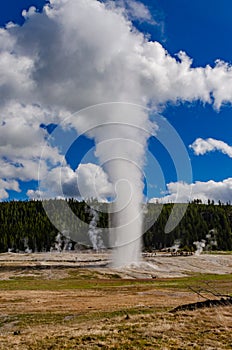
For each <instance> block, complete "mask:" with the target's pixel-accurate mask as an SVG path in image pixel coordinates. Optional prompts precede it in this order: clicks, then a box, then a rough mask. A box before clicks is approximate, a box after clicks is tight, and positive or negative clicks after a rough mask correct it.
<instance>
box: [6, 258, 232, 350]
mask: <svg viewBox="0 0 232 350" xmlns="http://www.w3.org/2000/svg"><path fill="white" fill-rule="evenodd" d="M16 267H17V266H16V265H15V266H11V267H10V269H9V266H8V264H6V265H5V266H4V263H1V269H2V270H1V272H2V275H1V276H6V272H8V274H7V278H6V277H4V278H3V277H2V278H1V279H0V349H4V350H8V349H19V350H29V349H30V350H40V349H44V350H45V349H46V350H48V349H50V350H53V349H54V350H56V349H57V350H61V349H69V350H71V349H128V350H129V349H199V350H200V349H215V350H216V349H231V348H232V338H231V333H232V318H231V313H232V307H230V306H225V307H215V308H204V309H197V310H194V311H181V312H177V313H172V312H170V311H171V310H172V309H173V308H174V307H176V306H178V305H182V304H186V303H191V302H196V301H201V300H204V298H202V297H200V296H199V295H198V294H197V293H195V292H194V291H195V290H199V289H200V288H201V289H204V290H206V289H207V290H210V291H214V292H215V291H217V292H218V293H221V294H227V295H230V294H231V293H232V275H231V274H224V275H218V274H217V275H216V274H215V275H214V274H202V273H201V274H200V273H191V274H189V275H188V276H187V277H180V278H155V279H151V278H150V279H149V278H143V279H142V278H121V276H120V275H119V274H118V273H117V272H115V273H114V272H112V271H110V272H109V271H102V269H96V268H91V269H90V268H77V269H75V268H69V267H62V268H56V269H54V267H51V268H50V269H46V271H41V270H39V269H37V268H35V267H31V266H28V267H27V268H26V267H25V266H24V267H22V268H21V269H19V268H17V269H16ZM14 268H15V270H14ZM8 269H9V270H8ZM203 294H204V296H205V297H211V298H212V295H210V293H209V291H208V292H203Z"/></svg>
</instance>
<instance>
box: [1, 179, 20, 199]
mask: <svg viewBox="0 0 232 350" xmlns="http://www.w3.org/2000/svg"><path fill="white" fill-rule="evenodd" d="M6 190H13V191H16V192H20V189H19V183H18V181H15V180H3V179H0V200H2V199H7V198H8V197H9V194H8V192H7V191H6Z"/></svg>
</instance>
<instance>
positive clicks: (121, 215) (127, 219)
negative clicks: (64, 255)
mask: <svg viewBox="0 0 232 350" xmlns="http://www.w3.org/2000/svg"><path fill="white" fill-rule="evenodd" d="M86 113H87V112H86ZM87 114H88V120H89V121H90V120H92V123H91V122H90V125H91V127H90V128H89V130H88V132H87V135H88V136H90V137H92V138H94V140H95V142H96V152H95V154H96V156H97V157H98V159H99V160H100V164H101V166H102V167H103V169H104V170H105V172H106V173H107V175H108V178H109V181H110V182H111V183H112V185H113V188H114V193H113V195H112V197H113V198H112V204H111V206H110V212H111V213H110V221H111V223H110V228H109V245H110V247H112V248H114V251H113V266H115V267H119V266H124V265H128V264H132V263H138V262H139V260H140V255H141V237H142V234H143V231H142V226H143V208H142V203H143V188H144V182H143V166H144V157H145V151H146V145H147V138H148V135H149V133H148V130H149V126H150V123H149V118H148V111H147V110H146V109H145V108H142V107H139V106H137V105H133V104H126V103H110V104H108V105H100V106H96V107H95V108H94V109H93V110H89V111H88V113H87ZM95 114H97V115H98V116H99V115H100V116H101V123H99V119H98V124H97V125H94V123H96V118H94V116H95ZM91 117H92V118H91ZM145 128H146V129H145Z"/></svg>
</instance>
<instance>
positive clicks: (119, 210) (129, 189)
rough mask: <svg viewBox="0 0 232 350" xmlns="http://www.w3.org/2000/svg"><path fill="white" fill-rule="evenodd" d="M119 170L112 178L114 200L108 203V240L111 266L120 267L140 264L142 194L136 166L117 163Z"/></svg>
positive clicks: (129, 163)
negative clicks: (109, 210)
mask: <svg viewBox="0 0 232 350" xmlns="http://www.w3.org/2000/svg"><path fill="white" fill-rule="evenodd" d="M114 162H115V167H117V168H118V169H120V174H118V175H119V179H116V176H115V179H114V180H115V184H116V185H115V187H116V199H115V201H114V202H113V203H112V204H111V214H110V223H109V224H110V229H111V230H110V241H111V246H112V247H114V250H113V256H112V258H113V266H114V267H121V266H127V265H131V264H137V263H139V261H140V259H141V236H142V225H143V216H142V207H141V205H142V192H141V188H142V187H143V184H142V183H141V176H140V171H139V169H138V167H137V166H136V165H135V164H133V163H132V162H129V161H127V162H126V161H123V160H116V161H114Z"/></svg>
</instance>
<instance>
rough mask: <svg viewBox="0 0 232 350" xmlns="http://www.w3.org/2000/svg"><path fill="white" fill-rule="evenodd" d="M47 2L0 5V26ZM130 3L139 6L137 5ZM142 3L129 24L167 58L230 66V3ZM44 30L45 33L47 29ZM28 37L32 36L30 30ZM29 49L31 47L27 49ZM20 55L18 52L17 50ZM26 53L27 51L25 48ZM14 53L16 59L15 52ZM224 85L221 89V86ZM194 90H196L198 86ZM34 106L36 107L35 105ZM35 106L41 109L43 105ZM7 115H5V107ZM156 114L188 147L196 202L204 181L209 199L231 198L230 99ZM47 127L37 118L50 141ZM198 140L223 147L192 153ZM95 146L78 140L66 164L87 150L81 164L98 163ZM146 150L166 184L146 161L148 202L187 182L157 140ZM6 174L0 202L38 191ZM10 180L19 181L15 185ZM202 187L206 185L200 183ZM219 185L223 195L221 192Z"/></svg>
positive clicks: (178, 105)
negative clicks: (172, 185)
mask: <svg viewBox="0 0 232 350" xmlns="http://www.w3.org/2000/svg"><path fill="white" fill-rule="evenodd" d="M94 1H95V0H94ZM132 2H133V1H130V0H125V1H121V3H120V4H119V2H115V4H116V5H117V6H119V5H120V6H124V7H125V8H126V9H128V8H131V4H132ZM45 3H46V1H41V0H34V1H33V0H22V1H20V2H19V1H17V0H11V1H7V2H1V4H0V25H1V26H2V27H4V26H5V25H6V24H7V23H8V22H14V23H16V24H19V26H24V24H23V23H24V20H25V18H24V17H23V16H22V10H23V9H26V10H28V9H29V8H30V7H31V6H35V7H36V8H37V9H38V11H41V10H42V8H43V5H45ZM133 3H135V4H137V5H138V2H133ZM140 4H142V5H143V9H144V8H146V9H147V11H149V16H150V19H149V18H139V17H138V15H136V14H135V13H134V14H132V15H131V13H129V12H128V13H129V15H128V16H129V20H131V21H132V23H133V25H134V26H135V27H136V28H137V30H138V31H140V32H141V33H143V35H148V36H149V40H150V41H157V42H159V43H160V44H161V45H162V47H163V48H164V49H165V50H167V52H168V53H169V55H170V56H171V57H173V58H175V59H176V60H177V61H178V58H177V57H176V56H175V55H176V54H177V53H178V52H179V51H184V52H186V54H187V55H188V57H190V58H191V59H192V60H193V62H192V67H193V68H195V67H203V68H205V66H206V65H207V64H209V65H211V66H212V67H214V66H215V61H216V60H218V59H220V60H222V61H225V62H228V63H229V64H230V63H232V47H231V44H230V43H231V36H232V21H231V15H230V14H231V11H232V3H231V1H230V0H222V1H221V2H218V1H215V0H211V1H210V0H204V1H200V0H196V1H185V0H175V1H173V0H155V1H147V0H146V1H145V0H143V1H141V3H140ZM137 8H141V7H137ZM136 16H137V17H136ZM34 18H35V16H34V17H33V16H31V17H30V18H29V19H28V20H27V22H29V21H33V20H34ZM46 23H47V22H46V21H45V26H46ZM36 28H37V27H36V25H35V26H34V27H33V26H32V30H35V31H36ZM47 29H48V30H49V28H47ZM16 31H17V30H16ZM54 33H55V32H54ZM12 35H16V36H17V38H18V37H20V34H15V33H13V34H12ZM18 35H19V36H18ZM26 35H28V34H26ZM31 35H32V36H33V32H32V33H31ZM43 35H44V36H46V35H48V37H49V35H50V34H49V33H46V27H44V34H43ZM51 35H55V34H51ZM27 37H28V36H27ZM27 37H26V38H27ZM36 40H38V37H36V35H35V41H36ZM70 40H71V39H70ZM112 40H114V38H112ZM38 42H39V41H38ZM2 45H3V44H2ZM24 49H25V48H24ZM27 50H30V49H29V48H27ZM18 52H20V50H19V51H18ZM24 52H27V51H26V50H25V51H24ZM106 52H107V51H106ZM17 55H19V53H18V54H17ZM24 55H25V54H24ZM17 57H18V56H17ZM48 69H50V68H48ZM10 70H11V67H10V66H9V71H10ZM20 72H21V71H20ZM20 74H21V73H20ZM219 74H220V73H219ZM228 75H229V74H228ZM225 79H227V78H225ZM230 79H231V77H230V76H228V81H229V82H230ZM231 82H232V80H231ZM222 84H223V83H222ZM222 84H221V88H222V87H223V86H222ZM226 86H227V85H226ZM226 86H225V89H226ZM196 89H198V88H197V87H196ZM1 91H2V90H1ZM6 91H8V90H6ZM13 91H15V90H13ZM13 93H15V92H13ZM3 96H4V99H5V100H4V101H6V103H8V101H16V100H17V101H18V103H22V104H27V103H28V100H29V98H28V95H27V96H26V97H25V95H23V97H22V101H21V100H20V99H21V95H20V93H18V92H17V93H15V95H13V96H8V95H7V92H5V90H4V91H3ZM5 96H7V97H5ZM227 100H228V99H227ZM25 101H26V102H25ZM40 101H44V97H42V98H41V99H40ZM32 102H33V103H35V101H32ZM36 103H37V102H36ZM39 103H40V102H39ZM39 105H40V107H41V105H42V102H41V104H39ZM45 105H46V106H45ZM47 105H48V104H47V103H46V104H44V108H47ZM81 107H82V106H81ZM0 108H2V111H1V115H2V118H3V113H6V112H5V109H4V108H6V107H5V105H2V107H0ZM7 111H8V112H9V108H8V109H7ZM160 111H161V114H162V115H163V116H164V117H165V118H166V119H167V121H168V122H169V123H170V124H171V125H172V126H173V128H174V129H175V130H176V131H177V133H178V134H179V136H180V138H181V140H182V141H183V143H184V145H185V147H186V150H187V152H188V154H189V158H190V162H191V166H192V184H196V182H201V183H202V185H201V187H200V188H198V187H197V188H196V191H195V192H196V196H198V197H200V198H201V196H202V198H203V200H204V199H205V198H206V197H207V196H208V197H210V196H211V192H210V190H209V189H208V187H209V186H207V184H206V183H207V182H208V181H213V182H214V185H213V187H212V196H211V198H212V199H215V200H218V199H221V200H222V201H228V200H230V195H231V193H232V192H231V193H230V192H228V191H229V189H230V188H232V187H231V183H230V181H229V180H228V179H230V178H231V170H232V166H231V164H232V158H231V156H230V152H229V151H228V149H229V148H228V147H230V146H232V140H231V129H232V107H231V101H226V102H223V103H221V104H220V107H219V108H216V107H215V105H213V102H212V103H205V102H204V101H203V102H202V101H199V100H197V99H196V100H194V101H186V100H185V99H183V100H182V101H181V100H180V101H169V100H167V101H166V102H165V103H163V102H162V108H161V107H160ZM9 114H10V112H9ZM47 114H48V115H49V112H47ZM4 117H5V114H4ZM0 118H1V116H0ZM9 118H10V117H9ZM3 120H4V118H3ZM0 121H1V119H0ZM51 124H56V119H55V118H53V119H52V118H51V119H49V117H48V118H47V119H44V118H42V119H41V123H40V127H41V126H43V125H45V127H43V132H44V137H45V138H46V137H48V135H49V134H50V133H51V131H52V129H51V128H50V129H49V125H51ZM46 125H48V127H46ZM41 129H42V127H41ZM72 132H73V130H72V131H70V130H68V131H67V130H66V131H63V134H62V136H60V137H59V142H58V141H57V142H56V140H53V141H52V142H53V143H51V144H52V146H53V147H55V146H57V147H60V148H61V149H62V142H60V139H62V140H63V141H64V139H65V137H67V138H69V137H70V133H72ZM197 139H201V140H203V141H205V142H206V140H208V139H211V140H216V141H220V142H222V144H220V146H218V144H217V143H215V141H210V142H209V143H210V145H211V146H207V145H206V144H204V145H203V146H204V147H203V146H202V141H199V143H201V145H200V146H201V147H203V148H204V151H202V152H203V153H202V154H200V153H198V154H197V152H196V149H195V152H194V149H193V148H190V147H189V146H190V145H191V144H193V143H194V141H195V140H197ZM199 143H198V145H199ZM212 144H213V146H212ZM215 145H216V146H215ZM0 146H1V145H0ZM200 146H199V147H200ZM36 147H37V146H36ZM93 147H94V142H93V140H89V139H87V138H86V137H84V136H81V137H80V138H79V139H78V140H77V141H76V142H75V143H74V144H73V146H72V148H71V149H70V150H69V151H68V152H67V153H66V161H67V164H68V165H69V166H70V168H72V169H73V170H75V169H76V168H77V167H78V164H79V163H80V161H81V159H82V158H83V155H85V154H86V152H87V150H91V149H92V151H91V154H90V155H89V156H88V159H87V160H85V162H87V161H88V162H97V159H96V157H95V156H94V154H93V152H94V150H93ZM207 147H208V148H207ZM210 147H211V148H210ZM149 152H151V153H153V154H154V156H155V158H156V159H157V161H158V162H159V164H160V167H161V169H162V171H163V174H164V175H163V176H164V178H165V181H163V180H162V179H161V178H160V176H158V175H157V172H158V170H157V168H156V167H155V165H154V164H153V163H152V162H151V163H149V162H147V165H146V166H145V169H144V171H145V175H146V177H147V181H148V184H147V186H146V188H145V191H144V192H146V191H148V197H149V198H153V197H161V196H163V195H164V192H165V191H167V188H166V185H167V184H169V183H172V182H177V181H185V180H186V179H184V178H183V179H178V178H177V176H176V171H175V166H174V165H173V161H172V159H171V157H170V155H169V154H168V152H167V151H166V150H165V148H164V147H163V146H162V145H160V144H159V142H158V141H157V140H155V139H149V140H148V152H147V153H149ZM61 153H62V150H61ZM1 156H2V157H3V154H1ZM5 158H6V157H5ZM7 161H8V163H10V158H9V157H8V158H7ZM8 163H7V164H8ZM25 168H26V166H25ZM9 174H10V175H9V177H7V173H5V175H4V173H3V175H2V176H1V178H2V181H3V184H5V192H4V195H2V200H11V199H27V198H29V197H30V196H28V192H27V191H28V190H29V191H31V193H32V192H33V193H35V192H36V190H37V185H38V183H37V180H36V178H35V176H32V177H31V178H30V176H28V178H27V177H26V176H25V175H24V176H21V178H20V177H17V172H16V174H15V176H14V175H12V172H10V173H9ZM7 181H10V185H9V184H8V185H6V182H7ZM14 181H15V182H18V185H17V184H16V183H15V182H14ZM225 181H226V185H225ZM204 183H205V184H206V185H204ZM204 186H206V187H207V190H204ZM222 187H223V191H221V188H222ZM172 191H174V192H170V189H169V192H166V195H169V196H170V197H168V198H167V200H170V201H172V200H173V196H172V195H175V190H172ZM225 193H226V195H225ZM6 194H7V195H6ZM183 198H184V197H183Z"/></svg>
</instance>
